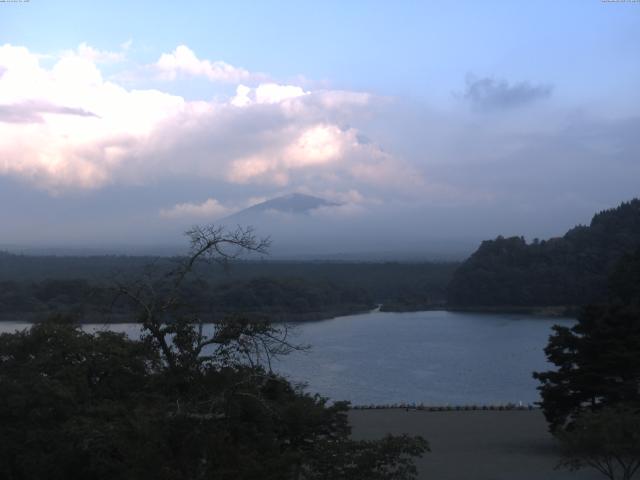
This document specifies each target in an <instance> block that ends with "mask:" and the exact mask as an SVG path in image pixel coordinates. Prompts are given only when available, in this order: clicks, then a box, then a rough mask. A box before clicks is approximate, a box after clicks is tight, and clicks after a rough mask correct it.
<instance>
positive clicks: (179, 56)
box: [155, 45, 252, 83]
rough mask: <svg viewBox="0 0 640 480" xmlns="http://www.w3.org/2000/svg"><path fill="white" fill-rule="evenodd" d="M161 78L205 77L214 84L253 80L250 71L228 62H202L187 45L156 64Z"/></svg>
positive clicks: (178, 47)
mask: <svg viewBox="0 0 640 480" xmlns="http://www.w3.org/2000/svg"><path fill="white" fill-rule="evenodd" d="M155 68H156V69H157V70H158V71H159V72H160V76H161V78H163V79H165V80H175V79H176V78H177V77H178V75H180V74H182V75H186V76H193V77H205V78H207V79H208V80H210V81H212V82H232V83H236V82H240V81H246V80H249V79H251V78H252V75H251V74H250V73H249V71H247V70H245V69H244V68H238V67H234V66H233V65H230V64H228V63H226V62H222V61H215V62H211V61H209V60H200V59H199V58H198V57H197V56H196V54H195V53H194V52H193V50H191V49H190V48H189V47H187V46H186V45H179V46H177V47H176V48H175V50H174V51H173V52H171V53H163V54H162V55H161V56H160V58H159V59H158V61H157V62H156V63H155Z"/></svg>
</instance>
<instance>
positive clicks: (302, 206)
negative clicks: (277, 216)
mask: <svg viewBox="0 0 640 480" xmlns="http://www.w3.org/2000/svg"><path fill="white" fill-rule="evenodd" d="M339 206H340V204H339V203H334V202H329V201H327V200H325V199H323V198H319V197H314V196H311V195H304V194H302V193H291V194H289V195H284V196H282V197H276V198H272V199H271V200H267V201H265V202H262V203H258V204H256V205H252V206H251V207H249V208H245V209H244V210H240V211H239V212H236V213H234V214H233V215H229V216H228V217H226V218H224V219H223V220H222V221H223V222H229V221H230V220H231V221H237V220H245V219H247V218H251V217H260V216H263V215H265V214H266V215H268V214H271V213H282V214H292V215H308V214H309V213H311V212H312V211H313V210H316V209H318V208H321V207H339Z"/></svg>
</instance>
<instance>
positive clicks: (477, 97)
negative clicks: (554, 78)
mask: <svg viewBox="0 0 640 480" xmlns="http://www.w3.org/2000/svg"><path fill="white" fill-rule="evenodd" d="M466 82H467V88H466V90H465V93H464V94H463V97H464V98H465V99H466V100H468V101H469V102H470V103H471V105H472V106H473V107H474V108H475V109H478V110H481V111H489V110H500V109H507V108H515V107H520V106H523V105H527V104H530V103H533V102H535V101H537V100H542V99H545V98H548V97H549V96H551V93H552V91H553V86H551V85H532V84H530V83H528V82H519V83H515V84H509V82H507V81H506V80H498V79H495V78H491V77H484V78H475V77H473V76H468V77H467V81H466Z"/></svg>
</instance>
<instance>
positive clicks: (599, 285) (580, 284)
mask: <svg viewBox="0 0 640 480" xmlns="http://www.w3.org/2000/svg"><path fill="white" fill-rule="evenodd" d="M638 247H640V199H634V200H631V201H630V202H625V203H622V204H621V205H620V206H618V207H617V208H614V209H611V210H605V211H602V212H600V213H597V214H596V215H594V217H593V219H592V220H591V223H590V225H589V226H577V227H575V228H573V229H571V230H569V231H568V232H567V233H566V234H565V235H564V236H562V237H558V238H551V239H549V240H542V241H539V240H537V239H535V240H534V241H533V242H531V243H527V242H526V241H525V239H524V238H523V237H510V238H504V237H502V236H500V237H498V238H496V239H495V240H488V241H485V242H482V244H481V245H480V247H479V248H478V250H477V251H476V252H474V253H473V254H472V255H471V257H469V259H467V260H466V261H465V262H464V263H463V264H462V265H461V266H460V267H459V268H458V269H457V270H456V272H455V274H454V276H453V278H452V280H451V282H450V283H449V286H448V292H447V300H448V303H449V304H451V305H458V306H506V305H509V306H552V305H571V306H580V305H586V304H589V303H599V302H603V301H605V300H606V299H607V293H608V292H607V285H608V280H607V278H608V275H609V274H610V273H611V271H612V268H613V267H614V265H615V264H616V262H617V261H618V260H619V259H620V258H621V257H622V256H623V255H625V254H628V253H631V252H633V251H634V250H635V249H637V248H638Z"/></svg>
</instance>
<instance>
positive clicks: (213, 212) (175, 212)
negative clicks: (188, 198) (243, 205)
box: [160, 198, 233, 220]
mask: <svg viewBox="0 0 640 480" xmlns="http://www.w3.org/2000/svg"><path fill="white" fill-rule="evenodd" d="M232 211H233V210H232V209H230V208H229V207H226V206H224V205H222V204H221V203H220V202H219V201H218V200H216V199H215V198H208V199H207V200H205V201H204V202H202V203H179V204H177V205H174V206H173V207H171V208H168V209H162V210H160V216H161V217H163V218H168V219H184V218H194V217H195V218H206V219H208V220H217V219H219V218H221V217H224V216H227V215H229V214H230V213H232Z"/></svg>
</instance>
